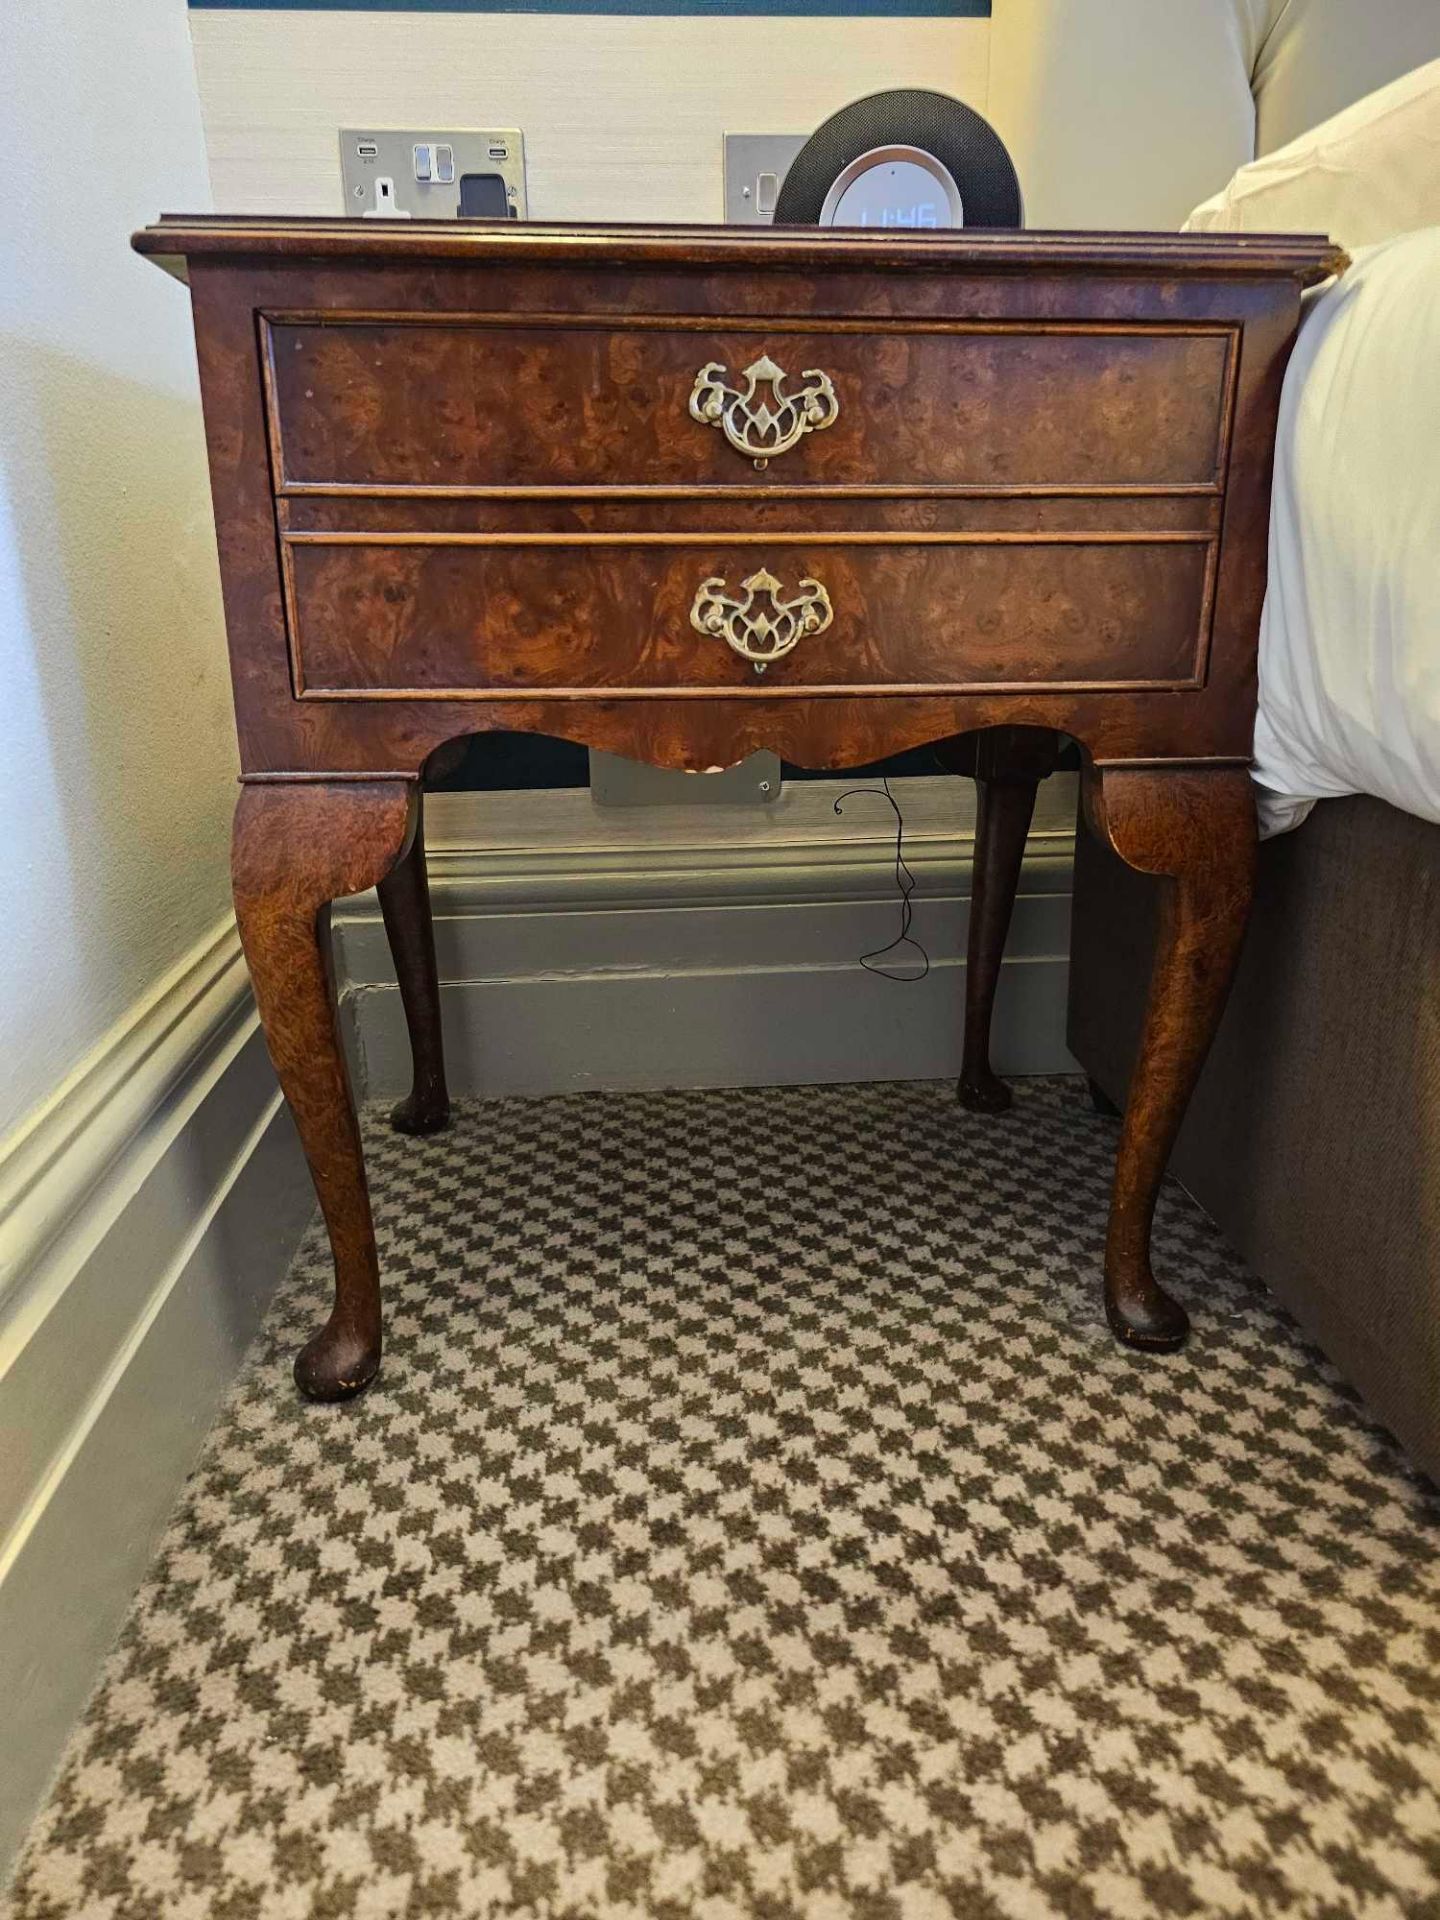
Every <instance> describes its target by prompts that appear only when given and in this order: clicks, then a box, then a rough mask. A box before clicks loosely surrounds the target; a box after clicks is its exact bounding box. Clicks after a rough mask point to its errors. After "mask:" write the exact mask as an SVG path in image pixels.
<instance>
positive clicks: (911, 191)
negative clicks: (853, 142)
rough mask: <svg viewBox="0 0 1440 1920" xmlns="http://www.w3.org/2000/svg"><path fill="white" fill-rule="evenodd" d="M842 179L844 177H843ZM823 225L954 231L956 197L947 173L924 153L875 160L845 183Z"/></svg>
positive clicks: (958, 212) (959, 214)
mask: <svg viewBox="0 0 1440 1920" xmlns="http://www.w3.org/2000/svg"><path fill="white" fill-rule="evenodd" d="M842 178H843V176H842ZM827 214H828V218H827V221H826V224H827V225H829V226H834V227H892V228H893V227H907V228H938V227H959V226H963V225H964V224H965V220H964V212H963V210H962V208H961V205H960V195H959V193H958V191H957V190H956V188H955V184H954V182H953V181H952V180H951V178H950V175H949V172H948V171H947V169H945V168H944V167H942V166H941V165H940V163H939V161H937V160H934V159H932V158H931V157H930V155H928V154H920V153H916V154H915V157H914V158H913V159H910V158H908V157H907V158H905V159H890V158H886V159H884V160H877V162H876V163H875V164H874V165H871V166H863V165H862V166H860V167H858V168H857V169H856V170H855V171H854V172H853V174H852V176H851V178H850V179H849V180H848V181H847V182H846V183H845V185H844V188H843V190H842V191H841V193H840V194H839V196H838V198H837V199H836V201H835V205H834V208H833V210H830V209H827Z"/></svg>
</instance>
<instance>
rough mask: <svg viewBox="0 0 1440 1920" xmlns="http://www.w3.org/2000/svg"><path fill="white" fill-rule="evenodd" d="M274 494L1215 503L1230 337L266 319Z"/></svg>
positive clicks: (1009, 328) (1124, 327) (1201, 329)
mask: <svg viewBox="0 0 1440 1920" xmlns="http://www.w3.org/2000/svg"><path fill="white" fill-rule="evenodd" d="M264 332H265V344H266V361H267V366H266V375H267V379H266V391H267V402H268V406H269V413H270V433H271V442H272V454H273V459H274V467H275V477H276V485H277V488H278V489H279V491H281V492H282V493H283V492H302V491H307V490H311V491H315V490H318V491H335V492H352V491H353V492H359V493H366V492H375V491H380V490H384V491H390V490H399V491H410V490H414V489H425V490H431V489H436V488H439V489H443V490H446V491H452V492H455V491H458V492H462V493H463V492H469V491H487V492H488V491H498V492H509V491H512V490H517V489H525V488H532V487H534V488H545V489H561V490H564V489H569V488H591V487H601V488H606V487H623V488H637V487H643V488H646V489H651V488H657V487H658V488H667V487H669V488H707V489H708V488H712V487H718V488H723V487H726V486H750V487H753V486H755V485H757V484H759V485H764V486H767V487H768V486H797V487H801V488H805V489H815V490H820V489H825V488H848V487H854V486H861V487H865V486H869V487H880V488H884V489H887V490H890V491H905V490H907V489H915V490H918V491H926V490H930V489H937V490H948V489H956V490H959V491H965V490H975V491H979V492H991V491H1015V492H1022V493H1023V492H1027V491H1036V492H1046V491H1051V492H1076V493H1084V492H1089V491H1093V490H1107V489H1117V488H1118V489H1125V490H1140V491H1168V490H1203V491H1210V490H1215V489H1218V487H1219V485H1220V483H1221V478H1222V475H1223V469H1224V455H1225V443H1226V438H1227V435H1228V431H1229V412H1230V403H1229V396H1230V390H1231V384H1232V377H1233V371H1234V358H1235V335H1234V330H1233V329H1231V328H1228V327H1223V326H1212V327H1205V326H1190V327H1186V326H1183V325H1181V326H1175V327H1168V326H1149V327H1146V326H1141V325H1138V324H1134V325H1132V324H1129V323H1124V322H1119V323H1110V324H1105V325H1097V324H1092V323H1079V322H1077V323H1064V322H1056V323H1053V324H1047V325H1040V324H1037V323H1034V322H1019V323H1014V322H1012V323H1008V324H996V323H993V322H986V323H983V324H982V323H973V324H965V323H958V322H957V323H950V322H916V321H909V322H906V321H894V320H892V321H888V322H885V323H879V324H877V325H875V326H874V327H873V328H872V327H871V326H870V325H869V324H868V323H865V322H850V323H844V322H837V323H834V324H832V325H820V324H816V325H809V326H803V327H802V326H797V325H795V324H794V323H793V322H790V323H786V322H783V321H782V322H775V323H771V324H769V325H762V324H760V323H744V324H734V323H730V322H726V323H723V324H717V323H715V322H711V321H707V322H704V323H703V324H696V323H687V322H684V321H678V320H624V321H621V320H613V319H606V320H603V321H600V320H595V321H590V322H586V321H577V320H575V319H566V320H563V321H562V320H560V319H558V318H557V319H556V320H555V321H554V322H548V321H544V320H541V319H536V318H529V319H527V320H526V321H524V322H523V323H513V324H512V323H511V322H509V321H507V320H505V319H504V318H503V317H496V318H490V317H484V316H481V317H455V318H450V317H445V318H443V319H437V318H431V317H427V316H425V315H393V316H386V317H384V318H373V317H372V318H365V319H357V320H346V319H340V320H337V319H335V318H333V317H331V318H327V319H324V320H321V319H319V318H316V319H310V318H306V317H303V316H278V315H277V316H270V317H268V318H267V319H266V320H265V323H264Z"/></svg>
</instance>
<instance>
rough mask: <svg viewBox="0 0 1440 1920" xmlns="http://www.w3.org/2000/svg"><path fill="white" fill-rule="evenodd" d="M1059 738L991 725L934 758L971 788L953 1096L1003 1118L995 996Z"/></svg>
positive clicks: (1006, 1100) (1040, 730)
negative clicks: (971, 847) (961, 1042)
mask: <svg viewBox="0 0 1440 1920" xmlns="http://www.w3.org/2000/svg"><path fill="white" fill-rule="evenodd" d="M1059 748H1060V740H1059V736H1058V735H1056V734H1054V733H1052V732H1050V730H1049V729H1048V728H1046V727H992V728H991V729H990V730H989V731H988V732H986V733H976V734H970V735H967V736H965V737H964V738H962V739H959V740H953V741H948V742H947V743H946V744H945V746H944V747H943V748H942V749H941V759H942V760H943V762H944V764H945V765H946V766H947V767H948V768H949V769H950V770H951V772H953V773H961V774H968V775H969V776H970V778H971V779H972V780H974V782H975V789H976V803H977V804H976V815H975V855H974V863H973V870H972V871H973V877H972V881H971V887H970V933H969V941H968V945H967V949H966V959H965V1051H964V1054H963V1056H962V1059H961V1065H960V1083H959V1085H958V1086H957V1088H956V1090H955V1091H956V1094H957V1096H958V1098H959V1101H960V1104H961V1106H962V1107H968V1108H969V1109H970V1111H971V1112H972V1113H1003V1112H1004V1111H1005V1109H1006V1108H1007V1107H1008V1106H1009V1105H1010V1103H1011V1099H1012V1095H1011V1092H1010V1089H1009V1087H1007V1086H1006V1084H1005V1082H1004V1081H1003V1080H1002V1079H1000V1077H999V1075H998V1074H996V1073H995V1072H994V1070H993V1069H992V1068H991V1065H990V1029H991V1024H992V1021H993V1019H994V1014H995V992H996V989H997V988H998V986H999V984H1000V968H1001V966H1002V964H1003V962H1004V959H1005V940H1006V936H1007V935H1008V933H1009V931H1010V919H1011V916H1012V914H1013V913H1014V911H1015V894H1016V890H1017V888H1018V887H1019V884H1020V869H1021V867H1022V865H1023V864H1024V860H1025V840H1026V836H1027V835H1028V833H1029V831H1030V821H1031V819H1032V817H1033V816H1034V812H1035V795H1036V792H1037V791H1038V789H1039V785H1040V782H1041V781H1042V780H1044V779H1046V778H1047V777H1048V776H1049V775H1050V774H1052V773H1053V772H1054V771H1055V762H1056V759H1057V758H1058V755H1059Z"/></svg>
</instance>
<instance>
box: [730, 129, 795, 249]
mask: <svg viewBox="0 0 1440 1920" xmlns="http://www.w3.org/2000/svg"><path fill="white" fill-rule="evenodd" d="M809 137H810V136H809V134H807V133H727V134H726V136H725V220H726V224H727V225H729V226H733V227H768V226H769V225H770V222H771V220H772V219H773V218H774V215H775V201H774V194H775V193H777V192H778V191H779V188H780V183H781V182H782V181H783V180H784V178H785V175H786V174H787V173H788V172H789V170H790V162H791V161H792V160H793V159H794V158H795V156H796V154H797V153H798V152H799V151H800V149H801V147H803V146H804V144H805V142H806V141H807V140H808V139H809ZM772 183H773V184H772Z"/></svg>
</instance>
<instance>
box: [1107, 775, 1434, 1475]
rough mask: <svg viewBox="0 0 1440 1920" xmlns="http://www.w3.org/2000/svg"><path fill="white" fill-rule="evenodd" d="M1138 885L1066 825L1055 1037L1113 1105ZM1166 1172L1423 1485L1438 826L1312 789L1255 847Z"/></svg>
mask: <svg viewBox="0 0 1440 1920" xmlns="http://www.w3.org/2000/svg"><path fill="white" fill-rule="evenodd" d="M1158 884H1159V883H1157V882H1154V881H1151V880H1148V879H1145V878H1142V877H1141V876H1140V875H1138V874H1135V873H1133V872H1131V871H1130V869H1128V868H1126V867H1123V866H1122V865H1121V864H1120V862H1119V861H1118V860H1117V859H1116V858H1115V857H1114V855H1113V854H1111V853H1110V852H1109V851H1108V850H1107V849H1104V848H1102V847H1101V846H1100V845H1099V843H1098V842H1097V841H1096V840H1095V839H1094V837H1093V836H1092V835H1091V834H1090V833H1089V832H1088V830H1086V829H1084V828H1083V827H1082V829H1081V832H1080V834H1079V836H1078V845H1077V854H1076V873H1075V933H1074V949H1073V964H1072V971H1071V980H1070V1045H1071V1048H1072V1050H1073V1051H1074V1053H1075V1055H1076V1057H1077V1058H1078V1059H1079V1061H1080V1062H1081V1064H1082V1065H1083V1066H1084V1068H1085V1069H1086V1071H1087V1072H1088V1073H1089V1074H1090V1075H1091V1077H1092V1079H1094V1080H1095V1081H1097V1082H1098V1083H1099V1085H1100V1086H1101V1087H1102V1088H1103V1089H1104V1090H1105V1092H1106V1093H1108V1094H1109V1095H1110V1097H1111V1098H1112V1099H1114V1100H1116V1101H1119V1100H1121V1099H1122V1098H1123V1096H1124V1090H1125V1081H1126V1078H1127V1075H1128V1073H1129V1066H1130V1060H1131V1057H1132V1053H1133V1049H1134V1045H1135V1038H1136V1034H1137V1031H1138V1025H1139V1018H1140V1012H1141V1008H1142V1006H1143V1004H1144V997H1145V986H1146V981H1147V978H1148V970H1149V956H1150V941H1151V934H1152V929H1153V924H1154V911H1155V903H1156V898H1157V891H1158ZM1172 1168H1173V1171H1174V1172H1175V1173H1176V1174H1177V1175H1178V1177H1179V1179H1180V1180H1181V1181H1182V1182H1183V1184H1184V1185H1185V1186H1186V1187H1187V1188H1188V1189H1189V1191H1190V1192H1191V1193H1192V1194H1193V1195H1194V1196H1195V1198H1196V1199H1197V1200H1198V1201H1199V1202H1200V1204H1201V1205H1202V1206H1203V1207H1204V1208H1205V1209H1206V1210H1207V1212H1209V1213H1210V1214H1211V1215H1212V1216H1213V1217H1214V1219H1215V1220H1216V1221H1217V1222H1218V1223H1219V1225H1220V1226H1221V1227H1222V1229H1223V1230H1224V1231H1225V1233H1226V1234H1227V1235H1228V1237H1229V1238H1230V1240H1231V1241H1232V1242H1233V1243H1234V1245H1235V1246H1236V1247H1237V1248H1238V1249H1239V1250H1240V1252H1241V1253H1242V1254H1243V1255H1244V1256H1245V1258H1246V1259H1247V1260H1248V1261H1249V1263H1250V1265H1251V1266H1252V1267H1253V1268H1254V1270H1255V1271H1256V1272H1257V1273H1258V1274H1259V1275H1260V1276H1261V1277H1262V1278H1263V1279H1264V1280H1265V1281H1266V1282H1267V1283H1268V1284H1269V1285H1270V1286H1271V1287H1272V1288H1273V1289H1274V1291H1275V1293H1276V1294H1277V1295H1278V1296H1279V1298H1280V1299H1281V1300H1282V1301H1283V1302H1284V1303H1285V1305H1286V1306H1287V1307H1288V1308H1289V1309H1290V1311H1291V1312H1292V1313H1293V1314H1294V1315H1295V1317H1296V1318H1297V1319H1298V1320H1299V1321H1300V1322H1301V1323H1302V1324H1303V1325H1304V1326H1305V1327H1306V1328H1307V1329H1308V1330H1309V1332H1310V1333H1311V1334H1312V1336H1313V1337H1314V1339H1315V1340H1316V1341H1317V1342H1318V1344H1319V1345H1320V1346H1321V1347H1322V1348H1323V1349H1324V1350H1325V1352H1326V1353H1327V1354H1328V1355H1329V1356H1330V1358H1331V1359H1332V1360H1333V1361H1334V1362H1335V1364H1336V1365H1337V1366H1338V1367H1339V1368H1340V1370H1341V1371H1342V1372H1343V1373H1344V1374H1345V1375H1346V1376H1347V1378H1348V1379H1349V1380H1351V1381H1352V1382H1353V1384H1354V1385H1355V1386H1356V1387H1358V1388H1359V1390H1360V1391H1361V1393H1362V1394H1363V1395H1364V1396H1365V1398H1366V1400H1367V1401H1368V1402H1369V1404H1370V1406H1371V1408H1372V1409H1373V1411H1374V1412H1375V1414H1376V1415H1377V1416H1378V1418H1379V1419H1381V1420H1382V1421H1383V1422H1384V1423H1385V1424H1386V1425H1387V1426H1389V1427H1390V1428H1391V1430H1392V1431H1393V1432H1394V1433H1395V1434H1396V1436H1397V1437H1398V1438H1399V1439H1400V1440H1401V1441H1402V1442H1403V1443H1404V1445H1405V1446H1406V1447H1407V1448H1408V1449H1409V1451H1410V1453H1411V1455H1412V1457H1413V1458H1414V1459H1415V1461H1416V1462H1417V1463H1418V1464H1419V1465H1420V1466H1422V1467H1424V1468H1425V1469H1426V1471H1427V1472H1428V1473H1429V1474H1430V1475H1431V1476H1432V1477H1433V1478H1436V1479H1440V826H1433V825H1430V824H1428V823H1427V822H1425V821H1422V820H1417V819H1415V818H1414V817H1413V816H1411V815H1409V814H1403V813H1398V812H1396V811H1395V809H1394V808H1392V807H1388V806H1386V805H1385V804H1384V803H1383V802H1381V801H1378V800H1370V799H1353V800H1331V801H1326V802H1323V803H1322V804H1321V805H1320V806H1318V807H1317V808H1316V809H1315V812H1314V813H1313V814H1312V815H1311V817H1310V819H1309V820H1308V821H1307V822H1306V823H1305V825H1304V826H1303V827H1301V828H1300V829H1299V831H1298V832H1296V833H1293V834H1289V835H1286V836H1284V837H1283V838H1281V839H1278V840H1273V841H1270V842H1269V843H1268V844H1267V845H1266V846H1264V847H1263V848H1262V849H1261V856H1260V883H1259V891H1258V895H1257V900H1256V907H1255V916H1254V919H1253V921H1252V923H1251V927H1250V932H1249V935H1248V938H1247V941H1246V946H1245V952H1244V957H1243V959H1242V961H1241V964H1240V971H1239V974H1238V976H1237V979H1236V983H1235V988H1234V992H1233V994H1232V996H1231V1000H1230V1004H1229V1007H1228V1008H1227V1010H1226V1014H1225V1018H1224V1022H1223V1024H1222V1026H1221V1030H1220V1034H1219V1036H1218V1038H1217V1040H1216V1043H1215V1047H1214V1050H1213V1052H1212V1054H1211V1057H1210V1060H1209V1063H1208V1064H1207V1066H1206V1069H1205V1072H1204V1075H1203V1077H1202V1079H1201V1082H1200V1086H1199V1088H1198V1089H1197V1091H1196V1094H1195V1098H1194V1101H1193V1102H1192V1105H1191V1109H1190V1113H1189V1116H1188V1118H1187V1120H1186V1123H1185V1127H1184V1130H1183V1132H1182V1134H1181V1137H1180V1142H1179V1145H1178V1147H1177V1149H1176V1153H1175V1157H1174V1160H1173V1162H1172Z"/></svg>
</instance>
